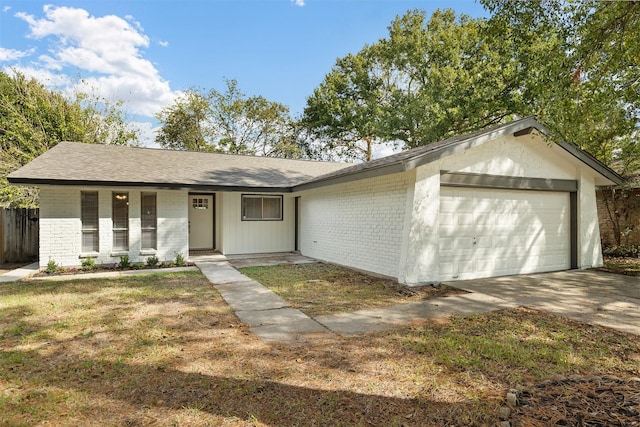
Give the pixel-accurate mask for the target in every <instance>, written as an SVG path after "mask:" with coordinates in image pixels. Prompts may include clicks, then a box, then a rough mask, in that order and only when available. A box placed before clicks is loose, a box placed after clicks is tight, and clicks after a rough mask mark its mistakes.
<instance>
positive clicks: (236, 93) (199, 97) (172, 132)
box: [156, 80, 298, 157]
mask: <svg viewBox="0 0 640 427" xmlns="http://www.w3.org/2000/svg"><path fill="white" fill-rule="evenodd" d="M225 84H226V89H225V91H224V92H218V91H216V90H215V89H211V90H210V91H209V92H203V91H202V90H198V89H190V90H188V91H186V92H185V93H184V94H183V96H182V97H180V98H178V99H177V100H176V102H175V103H174V104H173V105H169V106H167V107H165V108H164V109H163V110H162V111H161V112H160V113H159V114H158V115H157V118H158V120H159V121H160V122H161V123H162V127H161V129H160V130H159V132H158V134H157V136H156V141H157V142H158V143H159V144H160V145H161V146H162V147H165V148H171V149H178V150H193V151H218V152H225V153H232V154H249V155H258V156H274V157H297V156H298V151H297V149H296V147H295V146H294V145H292V140H291V138H290V135H289V133H290V131H291V119H290V117H289V109H288V108H287V107H286V106H284V105H282V104H279V103H277V102H273V101H269V100H267V99H265V98H264V97H262V96H251V97H248V96H246V95H245V94H244V93H242V92H241V91H240V89H239V88H238V83H237V81H236V80H226V81H225Z"/></svg>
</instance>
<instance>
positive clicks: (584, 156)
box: [533, 121, 625, 185]
mask: <svg viewBox="0 0 640 427" xmlns="http://www.w3.org/2000/svg"><path fill="white" fill-rule="evenodd" d="M535 123H536V125H535V126H533V127H534V128H536V129H537V130H538V131H539V132H541V133H543V134H545V135H547V136H549V135H551V134H552V133H551V131H550V130H549V129H548V128H547V127H546V126H545V125H543V124H542V123H539V122H537V121H536V122H535ZM557 144H558V145H559V146H560V147H562V148H563V149H564V150H565V151H567V152H568V153H569V154H571V155H572V156H574V157H575V158H577V159H578V160H580V161H581V162H582V163H584V164H586V165H587V166H589V167H590V168H591V169H593V170H595V171H596V172H598V173H599V174H600V175H602V176H603V177H604V178H606V179H608V180H609V181H611V182H612V183H613V184H612V185H622V183H623V182H624V181H625V179H624V178H623V177H622V176H621V175H619V174H618V173H617V172H616V171H614V170H613V169H611V168H609V167H608V166H606V165H605V164H604V163H602V162H601V161H600V160H598V159H596V158H595V157H593V156H592V155H591V154H589V153H587V152H586V151H584V150H581V149H580V148H578V147H576V146H575V145H573V144H571V143H569V142H567V141H565V140H562V139H559V140H557Z"/></svg>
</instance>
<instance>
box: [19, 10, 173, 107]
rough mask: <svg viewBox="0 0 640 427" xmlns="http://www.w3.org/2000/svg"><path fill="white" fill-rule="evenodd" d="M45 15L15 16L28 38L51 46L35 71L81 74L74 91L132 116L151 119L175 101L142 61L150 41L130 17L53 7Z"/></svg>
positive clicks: (152, 68) (153, 70)
mask: <svg viewBox="0 0 640 427" xmlns="http://www.w3.org/2000/svg"><path fill="white" fill-rule="evenodd" d="M43 11H44V17H43V18H36V17H34V16H33V15H28V14H25V13H22V12H18V13H16V17H18V18H20V19H22V20H24V21H25V22H26V23H27V24H28V25H29V29H30V33H29V37H30V38H33V39H39V40H42V39H47V40H49V39H51V40H52V42H51V43H50V44H49V51H48V54H46V55H40V56H39V58H38V59H39V63H38V64H36V65H37V66H39V67H42V68H43V69H44V70H45V71H48V72H57V73H67V74H79V75H80V76H82V77H83V83H81V84H80V86H78V85H76V86H75V89H78V88H79V87H80V88H82V87H84V86H85V85H86V86H88V87H89V88H91V89H92V90H93V91H94V93H97V94H99V95H100V96H103V97H105V98H106V99H108V100H111V101H116V100H122V101H124V102H125V105H126V107H127V108H128V109H129V110H130V111H131V112H132V113H134V114H138V115H144V116H148V117H153V115H154V114H155V113H156V112H158V111H159V110H160V109H161V108H162V107H163V106H164V105H166V104H167V102H172V101H173V99H174V97H175V94H174V93H173V92H172V91H171V88H170V86H169V82H168V81H167V80H165V79H163V78H162V77H161V76H160V75H159V73H158V70H157V69H156V68H155V66H154V65H153V63H152V62H151V61H149V60H148V59H145V58H144V53H143V51H142V49H144V48H147V47H149V38H148V37H147V36H146V35H145V34H144V33H143V31H142V26H141V25H140V23H138V22H137V21H135V20H134V19H133V17H131V16H127V17H125V18H121V17H118V16H115V15H105V16H101V17H96V16H91V15H89V13H88V12H87V11H86V10H84V9H77V8H72V7H56V6H51V5H48V6H44V8H43ZM30 71H34V70H30ZM40 73H42V72H40ZM52 74H54V73H52Z"/></svg>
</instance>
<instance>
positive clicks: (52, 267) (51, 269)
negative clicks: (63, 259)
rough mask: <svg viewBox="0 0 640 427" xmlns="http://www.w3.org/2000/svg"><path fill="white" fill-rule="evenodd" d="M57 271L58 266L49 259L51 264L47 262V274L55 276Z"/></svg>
mask: <svg viewBox="0 0 640 427" xmlns="http://www.w3.org/2000/svg"><path fill="white" fill-rule="evenodd" d="M57 270H58V264H56V262H55V261H54V260H53V259H51V258H49V262H47V268H46V269H45V271H46V272H47V274H54V273H55V272H56V271H57Z"/></svg>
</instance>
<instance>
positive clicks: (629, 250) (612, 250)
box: [602, 245, 640, 258]
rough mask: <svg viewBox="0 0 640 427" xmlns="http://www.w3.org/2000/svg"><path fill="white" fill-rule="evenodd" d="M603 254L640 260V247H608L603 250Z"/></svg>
mask: <svg viewBox="0 0 640 427" xmlns="http://www.w3.org/2000/svg"><path fill="white" fill-rule="evenodd" d="M602 253H603V254H604V255H606V256H611V257H621V258H640V245H628V246H625V245H620V246H608V247H605V248H604V249H603V251H602Z"/></svg>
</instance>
